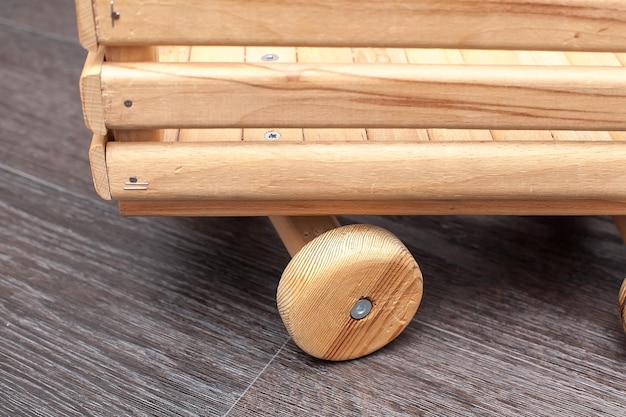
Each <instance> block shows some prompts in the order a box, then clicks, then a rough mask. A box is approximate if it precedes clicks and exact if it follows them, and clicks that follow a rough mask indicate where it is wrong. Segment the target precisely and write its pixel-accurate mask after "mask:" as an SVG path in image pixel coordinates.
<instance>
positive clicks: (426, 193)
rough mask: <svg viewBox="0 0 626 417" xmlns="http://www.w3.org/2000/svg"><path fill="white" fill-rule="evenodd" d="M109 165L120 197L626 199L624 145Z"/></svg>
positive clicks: (174, 153) (370, 148) (426, 146)
mask: <svg viewBox="0 0 626 417" xmlns="http://www.w3.org/2000/svg"><path fill="white" fill-rule="evenodd" d="M106 160H107V161H106V162H107V168H108V174H109V181H110V189H111V194H112V197H113V198H114V199H119V200H168V199H169V200H225V201H233V200H240V201H246V200H247V201H261V200H262V201H284V200H292V201H293V200H302V201H315V200H329V201H331V200H355V201H357V200H360V201H363V200H370V201H399V200H408V201H411V200H513V201H515V200H522V201H523V200H533V201H541V200H546V201H558V200H560V201H567V200H593V201H613V202H615V201H620V202H622V201H626V170H624V161H625V160H626V143H624V142H597V143H579V142H560V143H555V142H520V143H517V142H478V143H462V142H449V143H447V142H443V143H441V142H439V143H436V142H421V143H419V142H418V143H373V142H365V143H352V144H341V143H312V144H307V143H306V142H305V143H279V142H266V143H256V142H241V143H216V144H208V143H181V142H179V143H168V144H157V143H110V144H109V145H108V147H107V151H106ZM131 178H132V179H131ZM129 181H130V182H131V183H130V184H126V183H127V182H129ZM133 182H136V183H137V184H134V183H133ZM138 184H142V185H143V187H135V185H138ZM127 186H130V188H131V190H124V188H125V187H127ZM134 188H142V190H135V189H134ZM143 188H145V189H143Z"/></svg>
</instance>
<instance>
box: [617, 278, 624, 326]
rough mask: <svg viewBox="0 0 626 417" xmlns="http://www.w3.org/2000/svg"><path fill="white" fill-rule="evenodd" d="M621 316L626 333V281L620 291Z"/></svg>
mask: <svg viewBox="0 0 626 417" xmlns="http://www.w3.org/2000/svg"><path fill="white" fill-rule="evenodd" d="M618 307H619V314H620V318H621V319H622V326H624V331H625V332H626V279H625V280H624V282H623V283H622V288H621V289H620V290H619V301H618Z"/></svg>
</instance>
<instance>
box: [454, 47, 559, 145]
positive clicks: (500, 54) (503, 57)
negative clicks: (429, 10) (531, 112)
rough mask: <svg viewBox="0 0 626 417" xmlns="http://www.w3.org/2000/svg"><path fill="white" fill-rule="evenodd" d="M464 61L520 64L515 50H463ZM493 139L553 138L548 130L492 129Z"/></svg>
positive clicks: (468, 62) (485, 63)
mask: <svg viewBox="0 0 626 417" xmlns="http://www.w3.org/2000/svg"><path fill="white" fill-rule="evenodd" d="M461 55H462V57H463V61H464V62H465V63H467V64H471V65H519V64H521V62H520V61H519V59H518V58H517V56H516V54H515V51H487V50H477V49H472V50H464V51H461ZM490 135H491V138H492V139H493V140H524V141H526V140H543V141H549V140H553V138H552V135H551V134H550V132H549V131H547V130H491V131H490Z"/></svg>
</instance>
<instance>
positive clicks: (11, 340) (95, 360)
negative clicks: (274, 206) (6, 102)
mask: <svg viewBox="0 0 626 417" xmlns="http://www.w3.org/2000/svg"><path fill="white" fill-rule="evenodd" d="M0 177H1V179H0V195H1V196H2V199H1V200H0V224H2V225H3V226H2V228H0V271H2V272H1V274H0V415H23V414H30V413H32V414H37V413H41V414H47V415H49V414H58V415H86V414H95V415H128V414H149V415H220V414H222V413H223V412H224V411H226V410H227V409H228V408H229V407H230V406H231V405H232V404H233V403H234V401H235V400H236V399H237V398H238V397H239V396H240V395H241V393H242V392H243V391H244V390H245V389H246V388H247V387H248V385H249V384H250V382H251V381H252V380H253V379H254V378H255V377H256V376H257V375H258V373H259V372H260V370H261V369H263V367H264V366H265V364H266V363H267V362H268V361H269V360H270V358H271V357H272V356H273V355H274V353H275V352H276V351H277V350H278V349H279V348H280V346H281V345H282V344H284V342H285V341H286V340H287V335H286V333H285V330H284V328H283V326H282V323H281V322H280V319H279V317H278V314H277V311H276V307H275V302H274V294H275V289H276V284H277V279H278V276H279V274H280V268H279V267H277V265H283V264H284V263H285V261H286V259H287V255H286V254H285V253H284V251H276V250H275V248H274V247H272V245H278V241H277V239H276V237H275V236H274V234H273V231H272V230H271V227H270V226H269V224H268V222H267V221H265V220H264V219H133V220H129V219H122V218H120V217H118V215H117V213H116V212H115V210H114V208H113V207H111V206H110V205H107V204H105V203H103V202H98V201H97V200H95V202H92V201H91V200H90V199H88V198H80V197H77V196H75V195H72V194H68V193H64V192H63V191H59V190H58V189H56V188H50V187H46V186H45V185H42V184H41V183H38V182H34V181H31V180H29V179H25V178H23V177H20V176H19V175H14V174H13V173H11V172H8V171H6V170H0ZM260 260H263V261H260Z"/></svg>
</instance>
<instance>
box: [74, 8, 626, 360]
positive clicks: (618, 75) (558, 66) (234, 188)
mask: <svg viewBox="0 0 626 417" xmlns="http://www.w3.org/2000/svg"><path fill="white" fill-rule="evenodd" d="M76 8H77V14H78V26H79V32H80V38H81V42H82V44H83V46H84V47H85V48H86V49H87V50H89V55H88V58H87V62H86V64H85V68H84V71H83V74H82V77H81V81H80V85H81V97H82V103H83V109H84V115H85V121H86V124H87V126H88V127H89V129H91V130H92V132H93V140H92V145H91V148H90V160H91V165H92V171H93V178H94V182H95V187H96V190H97V191H98V193H99V195H100V196H101V197H103V198H105V199H115V200H119V204H120V210H121V212H122V214H124V215H130V216H135V215H167V216H221V215H229V216H231V215H238V216H239V215H240V216H261V215H263V216H270V218H271V220H272V223H273V224H274V226H275V228H276V230H277V231H278V233H279V234H280V236H281V238H282V240H283V242H284V243H285V245H286V247H287V249H288V250H289V252H290V253H291V255H292V256H293V259H292V261H291V262H290V264H289V265H288V266H287V268H286V270H285V272H284V274H283V277H282V279H281V281H280V284H279V288H278V295H277V298H278V308H279V311H280V314H281V316H282V318H283V321H284V323H285V326H286V327H287V329H288V331H289V333H290V334H291V336H292V337H293V340H294V341H295V342H296V343H297V344H298V345H299V346H300V347H301V348H302V349H303V350H304V351H306V352H308V353H309V354H311V355H313V356H316V357H319V358H325V359H331V360H342V359H351V358H356V357H360V356H363V355H366V354H368V353H370V352H373V351H374V350H376V349H378V348H380V347H382V346H384V345H385V344H387V343H388V342H390V341H391V340H393V339H394V338H395V337H396V336H397V335H398V334H399V333H400V332H401V331H402V330H403V329H404V328H405V327H406V326H407V325H408V323H409V322H410V321H411V319H412V317H413V315H414V314H415V312H416V310H417V308H418V305H419V303H420V299H421V296H422V276H421V273H420V270H419V267H418V265H417V263H416V262H415V260H414V259H413V257H412V256H411V255H410V253H409V252H408V250H407V249H406V248H405V247H404V246H403V245H402V243H401V242H400V241H399V240H398V239H397V238H395V237H394V236H393V235H392V234H391V233H389V232H387V231H385V230H383V229H380V228H377V227H374V226H367V225H351V226H344V227H339V224H338V223H337V221H336V220H335V218H334V217H332V216H333V215H339V214H353V215H360V214H381V215H382V214H511V215H513V214H515V215H548V214H549V215H555V214H562V215H613V216H615V219H616V221H617V223H618V226H620V227H621V230H622V233H626V220H624V219H626V217H619V216H624V215H626V132H625V131H626V68H624V66H626V54H622V52H626V0H594V1H591V0H555V1H549V0H507V1H504V0H480V1H473V0H446V1H436V0H387V1H380V0H358V1H356V0H273V1H266V0H184V1H183V0H114V1H110V0H76ZM433 48H440V49H433ZM625 293H626V289H622V291H621V295H620V299H621V302H622V305H621V309H620V311H621V317H622V320H623V321H624V320H625V318H626V317H625V315H626V312H625V311H624V306H623V304H624V298H625V297H626V294H625Z"/></svg>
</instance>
